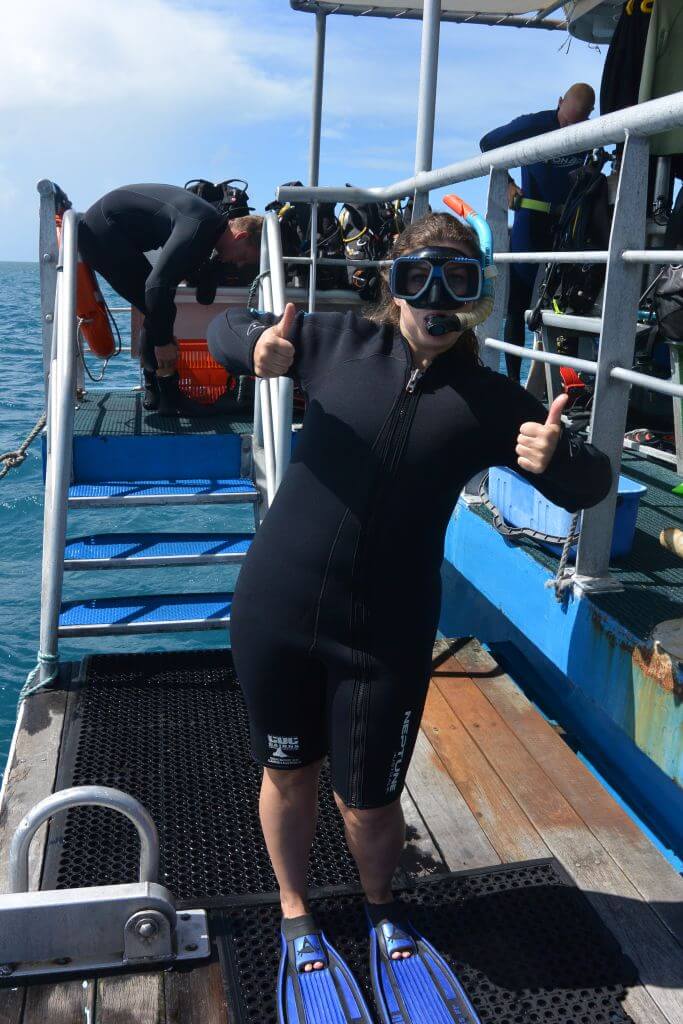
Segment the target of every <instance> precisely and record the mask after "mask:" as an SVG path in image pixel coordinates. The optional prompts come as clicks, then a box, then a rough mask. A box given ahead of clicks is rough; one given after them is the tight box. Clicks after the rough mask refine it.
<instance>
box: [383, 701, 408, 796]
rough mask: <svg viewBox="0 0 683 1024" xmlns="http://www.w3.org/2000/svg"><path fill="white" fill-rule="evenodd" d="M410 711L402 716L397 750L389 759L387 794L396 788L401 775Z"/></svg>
mask: <svg viewBox="0 0 683 1024" xmlns="http://www.w3.org/2000/svg"><path fill="white" fill-rule="evenodd" d="M411 715H412V711H406V713H405V714H404V716H403V725H402V726H401V739H400V743H399V748H398V750H397V751H396V753H395V754H394V756H393V757H392V759H391V769H390V771H389V782H388V783H387V793H394V792H395V791H396V789H397V787H398V782H399V778H400V775H401V766H402V765H403V762H404V760H405V756H406V745H407V743H408V729H409V728H410V716H411Z"/></svg>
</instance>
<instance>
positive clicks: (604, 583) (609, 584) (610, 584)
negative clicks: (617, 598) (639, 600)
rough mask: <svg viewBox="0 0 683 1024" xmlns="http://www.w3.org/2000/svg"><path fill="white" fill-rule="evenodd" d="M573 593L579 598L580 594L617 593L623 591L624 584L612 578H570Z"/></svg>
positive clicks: (576, 576) (575, 576)
mask: <svg viewBox="0 0 683 1024" xmlns="http://www.w3.org/2000/svg"><path fill="white" fill-rule="evenodd" d="M572 585H573V587H574V593H575V594H576V595H577V596H578V597H581V595H582V594H606V593H618V592H619V591H622V590H623V589H624V584H623V583H621V582H620V581H619V580H618V579H616V578H615V577H614V576H578V575H576V574H574V575H573V576H572Z"/></svg>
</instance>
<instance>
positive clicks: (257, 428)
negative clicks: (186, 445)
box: [254, 231, 273, 448]
mask: <svg viewBox="0 0 683 1024" xmlns="http://www.w3.org/2000/svg"><path fill="white" fill-rule="evenodd" d="M267 271H268V236H267V234H266V232H265V231H263V232H262V233H261V255H260V261H259V274H266V272H267ZM259 308H260V309H263V310H265V311H266V312H269V313H270V312H272V310H273V299H272V293H271V290H270V278H269V277H262V278H261V280H260V282H259ZM254 444H255V445H258V447H259V448H263V418H262V410H261V387H260V383H259V381H258V380H257V381H256V387H255V388H254Z"/></svg>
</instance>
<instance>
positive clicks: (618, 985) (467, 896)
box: [212, 861, 637, 1024]
mask: <svg viewBox="0 0 683 1024" xmlns="http://www.w3.org/2000/svg"><path fill="white" fill-rule="evenodd" d="M402 898H403V899H404V900H405V901H406V902H407V903H408V904H409V905H410V908H411V910H410V914H411V918H412V920H413V922H414V924H415V926H416V927H417V928H418V929H419V930H420V931H422V932H423V934H424V935H425V936H426V937H427V938H428V939H429V940H430V941H431V942H433V944H434V945H435V946H436V948H437V949H438V950H439V952H440V953H442V954H443V955H444V957H445V958H446V959H447V960H448V962H449V963H450V965H451V967H452V968H453V969H454V971H455V972H456V974H457V975H458V977H459V979H460V981H461V982H462V984H463V985H464V987H465V989H466V991H467V994H468V995H469V997H470V999H471V1001H472V1003H473V1005H474V1008H475V1010H476V1011H477V1014H478V1015H479V1018H480V1020H481V1022H482V1024H622V1022H625V1021H630V1020H631V1017H629V1016H628V1015H627V1014H626V1012H625V1011H624V1009H623V1007H622V1005H621V1001H622V1000H623V997H624V994H625V989H626V987H627V986H630V985H633V984H635V983H636V982H637V975H636V972H635V969H634V967H633V965H632V964H631V963H630V961H629V960H627V959H626V958H625V957H624V956H623V954H622V953H621V950H620V948H619V946H618V945H617V943H616V942H615V940H614V938H613V937H612V935H611V934H610V933H609V932H608V931H607V929H606V928H605V926H604V925H603V924H602V922H601V921H600V919H599V918H598V916H597V914H596V913H595V912H594V910H593V908H592V907H591V906H590V904H589V903H588V901H587V900H586V898H585V897H584V896H583V895H582V894H581V893H580V891H579V890H578V889H576V888H575V886H574V885H573V884H572V883H571V882H570V881H569V880H568V879H567V877H566V876H565V875H564V872H562V870H561V868H560V867H559V866H558V865H557V864H556V863H555V862H553V861H542V862H538V861H537V862H531V863H527V864H518V865H506V866H504V867H500V868H498V867H496V868H489V869H485V870H483V871H476V872H459V873H457V874H449V875H444V876H441V877H438V878H433V879H430V880H427V881H425V882H423V883H418V885H417V886H416V887H415V889H413V890H411V891H410V892H407V891H406V892H404V893H403V894H402ZM313 911H314V913H315V916H316V920H317V921H318V923H319V925H320V926H321V927H322V928H323V930H324V931H325V933H326V935H327V937H328V939H329V940H330V941H331V942H332V943H333V945H334V946H335V947H336V948H337V949H338V951H339V952H340V953H341V955H342V956H343V957H344V959H345V960H346V962H347V963H348V964H349V966H350V968H351V969H352V971H353V972H354V974H355V976H356V978H357V980H358V981H359V983H360V985H361V988H362V989H363V991H364V993H365V996H366V999H367V1002H368V1005H369V1006H370V1007H371V1009H373V1010H374V1009H375V1007H374V1003H373V1000H372V993H371V990H370V980H369V974H368V969H367V960H368V939H367V929H366V925H365V917H364V914H363V910H362V903H361V901H360V899H359V898H358V897H353V896H341V897H330V898H324V899H320V900H315V901H314V902H313ZM213 920H214V928H213V929H212V931H213V933H214V936H215V935H216V932H217V933H218V939H217V941H218V946H219V953H220V957H221V964H222V967H223V974H224V979H225V985H226V992H227V996H228V1001H229V1003H230V1005H231V1006H232V1008H233V1011H234V1012H235V1017H234V1018H233V1016H232V1015H231V1017H230V1019H231V1020H235V1021H236V1022H239V1024H275V1022H276V1019H277V1018H276V1012H275V999H274V997H275V984H276V977H277V965H278V959H279V955H280V942H279V927H280V916H279V910H278V907H277V906H265V905H261V906H254V905H251V906H248V907H239V908H238V907H236V908H234V909H232V910H230V911H223V912H222V913H221V914H220V915H216V916H214V918H213ZM377 1020H379V1017H377Z"/></svg>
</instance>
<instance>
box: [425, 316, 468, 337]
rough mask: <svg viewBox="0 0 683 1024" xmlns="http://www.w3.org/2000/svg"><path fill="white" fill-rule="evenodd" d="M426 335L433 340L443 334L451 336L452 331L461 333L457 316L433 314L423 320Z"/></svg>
mask: <svg viewBox="0 0 683 1024" xmlns="http://www.w3.org/2000/svg"><path fill="white" fill-rule="evenodd" d="M425 327H426V328H427V334H431V336H432V337H433V338H441V337H443V335H444V334H451V333H452V332H453V331H461V330H462V327H461V326H460V317H459V316H439V315H438V314H436V313H434V314H432V316H428V317H426V318H425Z"/></svg>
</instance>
